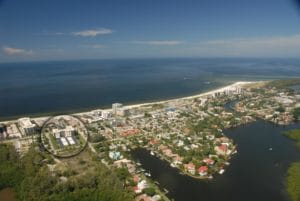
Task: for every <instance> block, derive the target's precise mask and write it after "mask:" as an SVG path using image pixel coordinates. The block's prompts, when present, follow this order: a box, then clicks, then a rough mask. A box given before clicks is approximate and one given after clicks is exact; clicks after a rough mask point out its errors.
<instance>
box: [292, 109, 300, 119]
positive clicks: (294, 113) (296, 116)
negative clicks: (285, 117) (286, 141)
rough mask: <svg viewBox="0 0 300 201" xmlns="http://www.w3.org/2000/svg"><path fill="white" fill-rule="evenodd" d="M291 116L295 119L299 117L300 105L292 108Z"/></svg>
mask: <svg viewBox="0 0 300 201" xmlns="http://www.w3.org/2000/svg"><path fill="white" fill-rule="evenodd" d="M293 116H294V118H295V119H296V120H299V119H300V107H297V108H295V109H294V110H293Z"/></svg>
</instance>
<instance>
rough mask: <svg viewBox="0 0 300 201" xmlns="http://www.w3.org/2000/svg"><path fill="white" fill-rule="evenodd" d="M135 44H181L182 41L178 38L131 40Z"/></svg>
mask: <svg viewBox="0 0 300 201" xmlns="http://www.w3.org/2000/svg"><path fill="white" fill-rule="evenodd" d="M132 43H135V44H145V45H163V46H172V45H180V44H183V43H184V42H183V41H178V40H148V41H143V40H139V41H133V42H132Z"/></svg>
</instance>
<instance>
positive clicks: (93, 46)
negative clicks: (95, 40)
mask: <svg viewBox="0 0 300 201" xmlns="http://www.w3.org/2000/svg"><path fill="white" fill-rule="evenodd" d="M82 47H86V48H93V49H101V48H104V47H105V46H104V45H102V44H94V45H84V46H82Z"/></svg>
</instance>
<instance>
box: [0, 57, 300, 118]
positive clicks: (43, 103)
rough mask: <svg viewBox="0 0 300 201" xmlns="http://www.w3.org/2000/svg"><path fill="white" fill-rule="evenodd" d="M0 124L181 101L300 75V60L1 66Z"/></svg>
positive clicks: (202, 60)
mask: <svg viewBox="0 0 300 201" xmlns="http://www.w3.org/2000/svg"><path fill="white" fill-rule="evenodd" d="M0 75H1V79H0V119H2V120H3V119H8V118H13V117H17V116H23V115H34V114H43V113H44V114H46V113H51V112H54V113H56V112H58V113H62V112H75V111H82V110H84V109H92V108H96V107H109V106H110V105H111V103H113V102H122V103H125V104H126V103H127V104H128V103H137V102H144V101H152V100H162V99H167V98H175V97H182V96H187V95H192V94H196V93H199V92H203V91H207V90H209V89H212V88H216V87H219V86H222V85H225V84H228V83H230V82H233V81H236V80H261V79H273V78H281V77H290V76H300V60H287V59H285V60H279V59H139V60H137V59H136V60H84V61H60V62H27V63H9V64H5V63H2V64H0Z"/></svg>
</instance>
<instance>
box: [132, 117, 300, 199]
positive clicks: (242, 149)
mask: <svg viewBox="0 0 300 201" xmlns="http://www.w3.org/2000/svg"><path fill="white" fill-rule="evenodd" d="M291 128H300V124H299V123H298V124H294V125H291V126H288V127H275V126H274V125H273V124H270V123H267V122H265V121H262V120H259V121H257V122H254V123H251V124H248V125H246V126H240V127H238V128H234V129H230V130H226V131H225V134H226V135H227V136H228V137H230V138H232V139H233V140H234V142H235V143H236V144H237V145H238V147H237V150H238V153H237V154H236V155H235V156H234V157H233V158H232V160H231V161H230V163H231V164H230V166H229V167H227V169H226V171H225V173H224V174H223V175H216V177H215V178H214V179H213V180H211V181H203V180H197V179H193V178H190V177H188V176H184V175H181V174H179V172H178V170H177V169H175V168H172V167H171V166H170V165H169V164H168V163H167V162H165V161H161V160H160V159H159V158H157V157H155V156H152V155H150V153H149V152H148V151H147V150H145V149H137V150H135V151H133V153H132V154H133V157H134V158H135V159H136V160H138V161H140V162H141V164H142V167H143V168H144V169H146V170H147V171H149V172H150V173H151V177H152V178H153V179H154V180H156V181H158V182H159V184H160V185H159V186H160V187H161V189H164V188H166V189H167V190H169V193H168V194H167V195H168V196H169V197H171V198H173V199H175V201H194V200H197V201H220V200H223V201H289V198H288V196H287V194H286V192H285V190H284V178H285V174H286V171H287V168H288V165H289V164H290V163H291V162H294V161H296V160H299V159H300V151H299V150H297V147H296V145H295V143H294V142H293V141H291V140H289V139H288V138H286V137H284V136H283V135H282V134H281V132H282V131H285V130H288V129H291ZM270 148H272V150H269V149H270Z"/></svg>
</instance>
